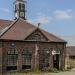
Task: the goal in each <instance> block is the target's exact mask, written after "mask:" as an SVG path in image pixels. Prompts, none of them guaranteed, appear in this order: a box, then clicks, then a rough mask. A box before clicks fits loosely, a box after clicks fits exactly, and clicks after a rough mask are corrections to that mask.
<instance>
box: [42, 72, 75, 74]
mask: <svg viewBox="0 0 75 75" xmlns="http://www.w3.org/2000/svg"><path fill="white" fill-rule="evenodd" d="M42 75H75V71H66V72H60V73H46V74H42Z"/></svg>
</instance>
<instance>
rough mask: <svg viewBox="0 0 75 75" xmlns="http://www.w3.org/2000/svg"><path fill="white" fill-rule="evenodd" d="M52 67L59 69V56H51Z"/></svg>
mask: <svg viewBox="0 0 75 75" xmlns="http://www.w3.org/2000/svg"><path fill="white" fill-rule="evenodd" d="M53 67H54V68H57V69H59V54H55V55H53Z"/></svg>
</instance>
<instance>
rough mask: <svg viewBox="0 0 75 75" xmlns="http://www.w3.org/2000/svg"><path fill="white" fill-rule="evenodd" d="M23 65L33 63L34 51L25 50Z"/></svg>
mask: <svg viewBox="0 0 75 75" xmlns="http://www.w3.org/2000/svg"><path fill="white" fill-rule="evenodd" d="M22 56H23V65H31V58H32V52H31V50H29V49H26V50H23V53H22Z"/></svg>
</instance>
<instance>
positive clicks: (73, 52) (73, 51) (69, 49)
mask: <svg viewBox="0 0 75 75" xmlns="http://www.w3.org/2000/svg"><path fill="white" fill-rule="evenodd" d="M66 51H67V53H68V55H69V56H75V46H68V47H67V48H66Z"/></svg>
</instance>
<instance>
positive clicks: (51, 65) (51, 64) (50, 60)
mask: <svg viewBox="0 0 75 75" xmlns="http://www.w3.org/2000/svg"><path fill="white" fill-rule="evenodd" d="M49 67H50V68H53V55H52V50H50V56H49Z"/></svg>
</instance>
